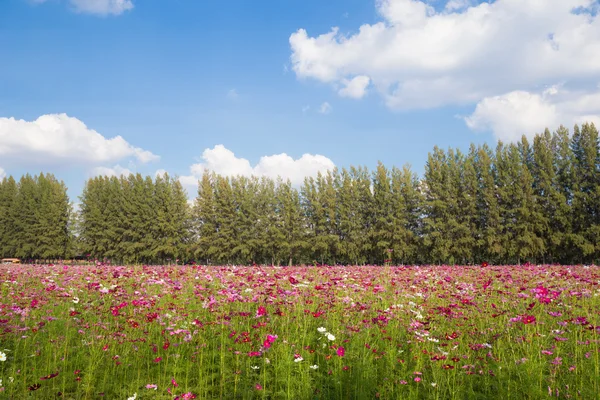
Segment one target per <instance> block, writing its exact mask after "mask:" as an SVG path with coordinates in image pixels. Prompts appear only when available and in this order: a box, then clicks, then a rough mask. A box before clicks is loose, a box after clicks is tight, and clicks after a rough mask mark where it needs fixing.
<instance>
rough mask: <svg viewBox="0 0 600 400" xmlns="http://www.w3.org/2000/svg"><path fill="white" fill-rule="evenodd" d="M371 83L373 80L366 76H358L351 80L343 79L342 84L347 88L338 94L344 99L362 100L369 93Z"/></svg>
mask: <svg viewBox="0 0 600 400" xmlns="http://www.w3.org/2000/svg"><path fill="white" fill-rule="evenodd" d="M369 82H371V78H369V77H368V76H364V75H360V76H357V77H355V78H353V79H351V80H348V79H342V83H343V84H344V85H345V87H343V88H342V89H340V90H339V91H338V94H339V95H340V96H342V97H350V98H352V99H361V98H362V97H363V96H364V95H365V94H366V93H367V86H369Z"/></svg>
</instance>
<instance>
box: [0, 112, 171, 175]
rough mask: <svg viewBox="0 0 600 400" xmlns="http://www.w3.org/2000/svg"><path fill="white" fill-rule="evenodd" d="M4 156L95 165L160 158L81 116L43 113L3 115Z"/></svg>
mask: <svg viewBox="0 0 600 400" xmlns="http://www.w3.org/2000/svg"><path fill="white" fill-rule="evenodd" d="M0 157H2V158H3V159H7V160H11V161H15V162H24V161H25V162H27V163H31V162H32V161H35V162H39V163H44V164H69V165H71V164H80V165H93V164H103V163H112V162H117V161H120V160H123V159H126V158H132V157H133V158H135V159H137V160H138V161H139V162H142V163H147V162H150V161H157V160H159V159H160V157H158V156H157V155H154V154H152V153H151V152H150V151H147V150H144V149H142V148H139V147H135V146H133V145H131V144H129V143H128V142H127V141H126V140H125V139H123V138H122V137H121V136H115V137H113V138H110V139H108V138H105V137H104V136H102V135H101V134H100V133H98V132H96V131H95V130H93V129H90V128H88V127H87V126H86V125H85V124H84V123H83V122H82V121H80V120H78V119H77V118H73V117H69V116H68V115H66V114H49V115H42V116H41V117H39V118H38V119H36V120H35V121H24V120H17V119H15V118H0Z"/></svg>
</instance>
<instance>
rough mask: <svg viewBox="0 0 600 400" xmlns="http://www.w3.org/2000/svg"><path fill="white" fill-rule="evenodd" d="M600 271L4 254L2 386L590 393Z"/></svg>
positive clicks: (147, 395) (28, 389) (594, 392)
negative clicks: (95, 261) (136, 262)
mask: <svg viewBox="0 0 600 400" xmlns="http://www.w3.org/2000/svg"><path fill="white" fill-rule="evenodd" d="M599 281H600V269H599V268H598V267H596V266H589V267H588V266H521V267H519V266H496V267H486V268H481V267H462V266H438V267H369V266H367V267H320V268H316V267H293V268H285V267H282V268H279V267H268V268H259V267H202V266H185V267H174V266H161V267H141V266H138V267H119V266H117V267H114V266H98V267H90V266H62V265H21V266H15V265H13V266H8V267H2V269H0V282H1V283H0V352H2V353H4V354H5V355H6V360H5V361H0V379H1V380H2V382H1V384H2V386H1V387H0V398H8V399H27V398H36V399H37V398H64V399H101V398H105V399H127V398H131V397H133V396H134V394H136V398H137V399H174V398H179V399H186V398H196V399H215V398H220V399H292V398H293V399H374V398H382V399H495V398H498V399H540V398H547V397H560V398H580V399H592V398H597V396H598V394H599V393H600V382H599V380H598V378H597V377H598V376H600V352H599V349H600V342H599V340H600V311H599V310H600V282H599ZM319 328H324V329H320V330H319ZM323 330H324V331H326V332H320V331H323ZM341 348H343V351H342V349H341ZM0 356H1V355H0ZM38 385H39V386H38ZM154 385H155V386H156V389H154ZM147 386H148V388H147Z"/></svg>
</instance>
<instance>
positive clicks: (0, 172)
mask: <svg viewBox="0 0 600 400" xmlns="http://www.w3.org/2000/svg"><path fill="white" fill-rule="evenodd" d="M5 176H6V172H5V171H4V169H3V168H0V179H3V178H4V177H5Z"/></svg>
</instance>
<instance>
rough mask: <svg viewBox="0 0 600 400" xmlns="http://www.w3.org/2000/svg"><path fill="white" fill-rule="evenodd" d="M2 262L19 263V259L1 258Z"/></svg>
mask: <svg viewBox="0 0 600 400" xmlns="http://www.w3.org/2000/svg"><path fill="white" fill-rule="evenodd" d="M2 264H21V260H19V259H18V258H3V259H2Z"/></svg>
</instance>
